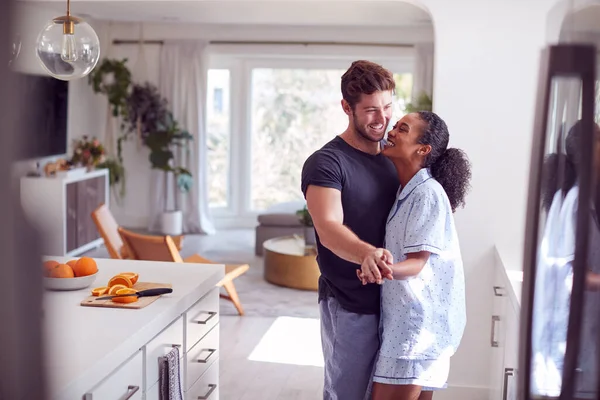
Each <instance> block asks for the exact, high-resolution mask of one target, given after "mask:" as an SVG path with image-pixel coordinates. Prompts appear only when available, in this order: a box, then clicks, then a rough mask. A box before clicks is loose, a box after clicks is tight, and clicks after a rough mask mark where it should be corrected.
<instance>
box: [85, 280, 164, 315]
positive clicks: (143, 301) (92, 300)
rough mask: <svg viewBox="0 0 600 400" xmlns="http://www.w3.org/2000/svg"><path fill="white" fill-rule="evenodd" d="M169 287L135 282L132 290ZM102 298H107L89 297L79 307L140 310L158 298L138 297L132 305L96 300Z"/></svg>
mask: <svg viewBox="0 0 600 400" xmlns="http://www.w3.org/2000/svg"><path fill="white" fill-rule="evenodd" d="M170 287H172V285H171V284H170V283H153V282H136V284H135V285H133V288H134V289H135V290H138V291H140V290H146V289H155V288H170ZM103 296H107V295H102V296H89V297H87V298H85V299H84V300H83V301H82V302H81V305H82V306H84V307H108V308H133V309H140V308H144V307H146V306H147V305H148V304H151V303H154V302H155V301H156V299H158V298H159V297H160V296H152V297H140V298H139V299H138V301H134V302H133V303H115V302H114V301H112V300H96V299H97V298H98V297H103ZM163 296H164V295H163ZM167 296H168V295H167Z"/></svg>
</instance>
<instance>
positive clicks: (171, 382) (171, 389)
mask: <svg viewBox="0 0 600 400" xmlns="http://www.w3.org/2000/svg"><path fill="white" fill-rule="evenodd" d="M158 386H159V388H160V392H159V399H160V400H183V396H182V395H181V377H180V370H179V347H173V348H172V349H171V351H169V352H168V353H167V354H166V355H165V356H163V357H160V358H159V359H158Z"/></svg>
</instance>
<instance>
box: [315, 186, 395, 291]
mask: <svg viewBox="0 0 600 400" xmlns="http://www.w3.org/2000/svg"><path fill="white" fill-rule="evenodd" d="M306 204H307V207H308V212H309V213H310V216H311V218H312V220H313V224H314V226H315V229H316V231H317V234H318V235H319V239H320V241H321V244H322V245H323V246H325V247H326V248H328V249H329V250H331V251H332V252H333V253H334V254H335V255H337V256H338V257H340V258H343V259H344V260H346V261H350V262H353V263H356V264H361V265H362V270H363V272H366V278H367V280H368V281H369V282H371V283H374V282H378V283H381V280H382V276H381V272H380V269H382V270H384V275H388V274H389V273H391V271H389V266H388V265H387V264H386V261H387V262H388V263H390V264H391V263H392V262H393V257H392V254H391V253H390V252H389V251H387V250H385V249H381V248H379V249H378V248H376V247H375V246H373V245H371V244H369V243H367V242H364V241H362V240H360V238H359V237H358V236H357V235H356V234H355V233H354V232H352V231H351V230H350V229H349V228H348V227H347V226H345V225H344V210H343V208H342V195H341V192H340V191H339V190H337V189H333V188H327V187H321V186H315V185H309V186H308V188H307V190H306ZM384 259H385V261H384ZM369 271H370V274H369Z"/></svg>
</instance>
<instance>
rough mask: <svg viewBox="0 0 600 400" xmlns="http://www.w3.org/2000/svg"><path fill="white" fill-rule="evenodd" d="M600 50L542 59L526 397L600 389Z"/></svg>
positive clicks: (579, 395)
mask: <svg viewBox="0 0 600 400" xmlns="http://www.w3.org/2000/svg"><path fill="white" fill-rule="evenodd" d="M595 58H596V49H595V47H594V46H581V45H579V46H577V45H559V46H552V47H551V48H549V49H548V51H547V53H546V54H545V57H544V59H543V62H542V67H543V68H542V73H541V74H540V75H541V80H540V93H539V97H538V110H537V115H536V126H535V129H536V131H535V133H534V143H533V146H534V149H533V155H532V171H531V176H530V195H529V203H528V217H527V218H528V221H527V231H526V248H525V277H524V286H525V290H526V292H525V293H524V294H523V300H524V302H525V304H527V307H524V308H523V315H522V321H523V322H524V323H522V329H523V330H522V332H523V335H522V346H521V348H522V349H524V350H525V351H523V352H522V354H523V355H524V360H523V367H524V368H523V371H527V373H525V374H523V375H524V378H523V379H524V382H523V383H524V385H523V387H522V389H524V392H525V393H524V394H525V396H522V397H521V398H531V399H539V398H559V397H560V398H561V399H596V398H597V393H598V383H599V382H598V372H599V371H600V369H598V364H599V355H598V351H597V349H598V344H599V342H600V226H599V225H598V216H597V213H596V210H597V207H596V206H595V204H596V202H597V201H596V199H597V197H598V196H596V193H597V190H596V188H597V187H598V185H596V180H597V177H598V176H600V174H599V173H598V170H599V167H598V166H600V127H598V125H597V124H596V123H595V121H594V98H595V93H594V92H595Z"/></svg>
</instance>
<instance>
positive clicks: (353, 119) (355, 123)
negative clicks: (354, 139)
mask: <svg viewBox="0 0 600 400" xmlns="http://www.w3.org/2000/svg"><path fill="white" fill-rule="evenodd" d="M352 123H353V124H354V130H355V131H356V132H358V134H359V135H360V136H362V137H363V138H365V139H366V140H368V141H369V142H376V143H378V142H380V141H381V140H383V138H384V137H385V128H384V129H383V133H382V134H381V137H380V138H379V139H373V138H372V137H370V136H369V135H367V132H366V131H365V130H364V129H363V128H362V127H361V126H360V125H358V123H357V121H356V115H352ZM384 125H385V124H384Z"/></svg>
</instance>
